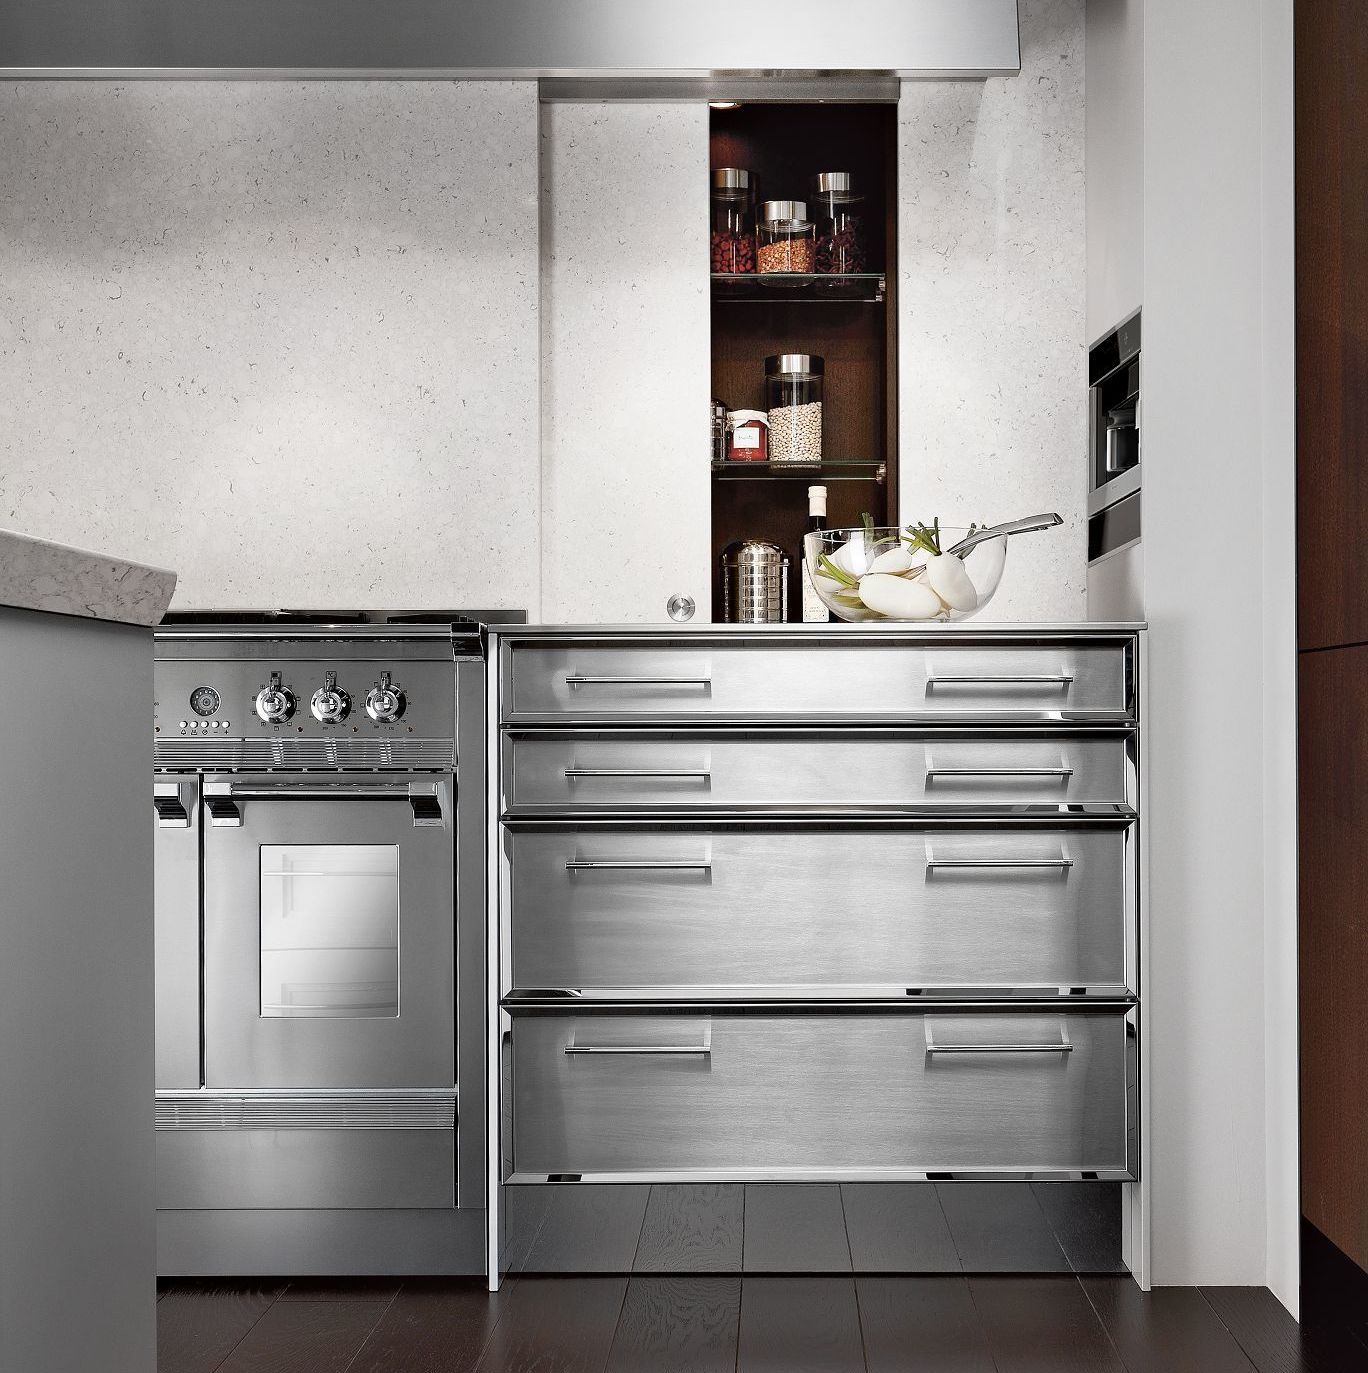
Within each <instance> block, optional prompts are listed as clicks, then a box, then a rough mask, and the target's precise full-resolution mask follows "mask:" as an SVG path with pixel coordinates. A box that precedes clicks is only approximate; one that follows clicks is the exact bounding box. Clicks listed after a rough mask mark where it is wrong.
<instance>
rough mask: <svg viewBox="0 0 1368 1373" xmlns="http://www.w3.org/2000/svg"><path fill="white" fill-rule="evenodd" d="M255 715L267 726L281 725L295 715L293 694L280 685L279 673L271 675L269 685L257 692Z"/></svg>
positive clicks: (287, 688)
mask: <svg viewBox="0 0 1368 1373" xmlns="http://www.w3.org/2000/svg"><path fill="white" fill-rule="evenodd" d="M256 713H257V715H258V716H259V717H260V718H261V719H262V720H264V721H265V722H266V723H267V724H268V725H278V724H282V723H283V722H284V721H286V720H288V719H289V718H290V716H291V715H293V714H294V713H295V694H294V692H293V691H291V690H290V688H289V687H283V686H281V685H280V673H278V672H273V673H271V681H270V685H269V686H264V687H262V689H261V690H260V691H258V692H257V694H256Z"/></svg>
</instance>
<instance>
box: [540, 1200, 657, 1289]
mask: <svg viewBox="0 0 1368 1373" xmlns="http://www.w3.org/2000/svg"><path fill="white" fill-rule="evenodd" d="M546 1191H547V1192H548V1193H549V1194H550V1195H549V1199H548V1200H549V1204H548V1207H547V1211H546V1215H545V1217H544V1219H543V1221H542V1224H541V1228H540V1229H539V1230H538V1232H537V1234H536V1236H535V1237H534V1238H533V1240H532V1243H531V1245H530V1247H529V1248H528V1251H527V1258H526V1260H525V1262H524V1263H523V1266H522V1271H523V1272H525V1273H630V1272H631V1271H632V1261H633V1259H635V1257H636V1251H637V1244H638V1243H639V1242H640V1239H641V1227H642V1223H643V1221H644V1220H645V1218H646V1202H647V1199H648V1198H649V1196H650V1193H651V1189H650V1187H648V1186H644V1185H642V1186H637V1185H635V1184H633V1185H627V1186H621V1185H618V1186H613V1185H609V1184H604V1185H602V1186H595V1185H591V1186H579V1185H575V1186H554V1185H552V1186H548V1187H547V1188H546Z"/></svg>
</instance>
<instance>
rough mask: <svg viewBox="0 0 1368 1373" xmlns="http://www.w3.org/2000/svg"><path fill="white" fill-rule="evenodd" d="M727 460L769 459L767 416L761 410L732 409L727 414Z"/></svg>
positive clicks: (762, 460) (760, 460)
mask: <svg viewBox="0 0 1368 1373" xmlns="http://www.w3.org/2000/svg"><path fill="white" fill-rule="evenodd" d="M727 459H728V461H729V462H766V461H768V459H769V416H768V415H766V414H765V412H764V411H763V410H733V411H732V412H731V413H730V414H729V415H728V416H727Z"/></svg>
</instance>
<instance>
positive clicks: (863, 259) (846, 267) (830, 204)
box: [812, 172, 869, 273]
mask: <svg viewBox="0 0 1368 1373" xmlns="http://www.w3.org/2000/svg"><path fill="white" fill-rule="evenodd" d="M812 199H813V211H812V217H813V222H814V224H815V225H816V231H817V236H816V262H817V265H816V270H817V271H818V272H824V273H830V272H863V271H867V270H868V267H869V247H868V240H867V238H866V237H865V207H864V196H862V195H860V194H859V193H858V192H857V191H856V189H855V178H854V177H853V176H852V175H851V174H850V173H849V172H818V174H817V175H816V176H815V177H814V178H813V185H812Z"/></svg>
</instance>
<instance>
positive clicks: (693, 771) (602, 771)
mask: <svg viewBox="0 0 1368 1373" xmlns="http://www.w3.org/2000/svg"><path fill="white" fill-rule="evenodd" d="M565 776H566V780H567V781H570V782H575V781H579V780H580V779H581V778H594V777H647V778H657V779H662V778H663V779H667V780H668V779H670V778H679V779H681V780H685V781H710V780H711V778H712V773H711V772H710V771H709V770H708V769H707V768H566V769H565Z"/></svg>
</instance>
